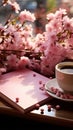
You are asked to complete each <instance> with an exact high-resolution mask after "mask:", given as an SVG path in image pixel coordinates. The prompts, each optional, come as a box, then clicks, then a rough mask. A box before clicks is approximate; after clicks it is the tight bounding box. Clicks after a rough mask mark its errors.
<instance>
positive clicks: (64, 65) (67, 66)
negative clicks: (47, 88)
mask: <svg viewBox="0 0 73 130" xmlns="http://www.w3.org/2000/svg"><path fill="white" fill-rule="evenodd" d="M55 77H56V79H57V82H58V85H59V86H60V88H61V89H63V90H64V91H66V92H71V93H73V62H72V61H71V62H69V61H67V62H60V63H58V64H57V65H56V66H55Z"/></svg>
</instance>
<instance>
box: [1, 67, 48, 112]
mask: <svg viewBox="0 0 73 130" xmlns="http://www.w3.org/2000/svg"><path fill="white" fill-rule="evenodd" d="M48 81H49V78H47V77H45V76H43V75H40V74H38V73H36V72H34V71H32V70H29V69H24V70H19V71H13V72H10V73H7V74H3V75H2V76H1V78H0V92H1V94H0V96H1V97H2V98H4V100H7V102H9V103H10V104H11V105H12V106H13V107H15V108H16V109H18V110H21V111H24V110H28V109H29V108H30V109H31V108H32V106H33V105H35V104H36V103H39V102H41V101H44V100H46V99H47V98H48V97H49V95H47V93H46V92H45V90H43V88H44V85H45V83H46V82H48ZM41 88H42V89H41ZM4 95H5V96H6V97H7V98H6V97H4ZM16 99H18V102H17V103H16Z"/></svg>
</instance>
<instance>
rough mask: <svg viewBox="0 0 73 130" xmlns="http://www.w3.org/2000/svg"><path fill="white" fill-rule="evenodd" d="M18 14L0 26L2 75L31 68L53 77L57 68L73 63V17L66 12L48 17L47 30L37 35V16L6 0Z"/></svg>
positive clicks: (5, 2)
mask: <svg viewBox="0 0 73 130" xmlns="http://www.w3.org/2000/svg"><path fill="white" fill-rule="evenodd" d="M7 4H9V5H10V6H11V7H12V9H14V10H15V12H16V13H17V15H15V17H14V18H13V19H12V18H11V17H10V18H9V19H8V20H7V21H6V23H5V24H4V25H2V24H0V74H2V73H4V72H8V71H12V70H16V69H24V68H25V67H28V68H30V69H32V70H34V71H37V72H39V73H41V74H43V75H45V76H52V75H54V71H55V65H56V64H57V63H59V62H62V61H64V60H73V18H69V17H68V15H67V12H66V10H65V9H59V10H57V11H56V12H55V13H48V14H46V19H47V23H46V25H45V31H44V32H43V33H42V34H40V33H38V34H34V27H33V26H32V23H34V21H35V19H36V18H35V15H34V13H31V12H29V11H27V10H23V11H21V10H20V6H19V5H18V3H17V2H16V1H15V0H3V1H2V6H6V5H7Z"/></svg>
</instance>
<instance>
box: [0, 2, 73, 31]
mask: <svg viewBox="0 0 73 130" xmlns="http://www.w3.org/2000/svg"><path fill="white" fill-rule="evenodd" d="M16 1H17V2H18V3H19V5H20V8H21V10H24V9H27V10H29V11H31V12H33V13H35V16H36V21H35V23H34V24H35V33H38V32H40V33H42V32H43V31H44V29H45V28H44V26H45V24H46V14H47V13H50V12H55V11H56V10H57V9H59V8H65V9H66V10H67V13H68V15H69V17H73V0H16ZM1 3H2V0H0V5H1ZM11 13H12V10H11V8H10V6H5V8H3V7H2V6H0V23H4V22H5V20H6V19H8V16H9V15H10V14H11ZM13 13H14V12H13Z"/></svg>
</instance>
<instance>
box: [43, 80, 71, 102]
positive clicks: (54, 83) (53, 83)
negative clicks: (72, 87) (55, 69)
mask: <svg viewBox="0 0 73 130" xmlns="http://www.w3.org/2000/svg"><path fill="white" fill-rule="evenodd" d="M51 87H54V88H57V89H58V90H59V91H61V92H63V93H64V91H63V90H62V89H61V88H60V87H59V85H58V83H57V80H56V78H54V79H51V80H49V81H48V82H47V83H46V84H45V90H46V92H47V93H48V94H49V95H50V96H52V97H54V98H56V99H60V100H63V101H69V102H73V98H70V99H69V98H61V97H59V96H57V95H56V94H54V93H53V92H52V91H51V89H50V88H51ZM72 96H73V95H72Z"/></svg>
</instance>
